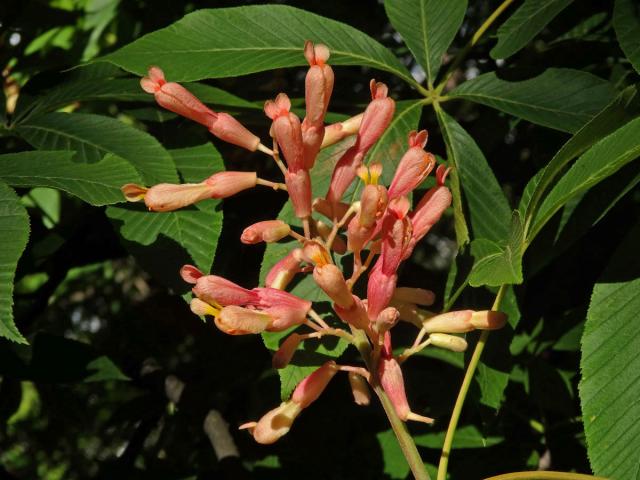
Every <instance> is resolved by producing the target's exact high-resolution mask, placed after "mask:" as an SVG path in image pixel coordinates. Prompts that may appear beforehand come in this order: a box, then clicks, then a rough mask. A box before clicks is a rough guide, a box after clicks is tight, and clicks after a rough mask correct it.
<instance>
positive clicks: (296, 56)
mask: <svg viewBox="0 0 640 480" xmlns="http://www.w3.org/2000/svg"><path fill="white" fill-rule="evenodd" d="M305 40H312V41H314V42H317V43H324V44H326V45H327V46H328V47H329V49H330V50H331V60H330V61H331V64H332V65H365V66H368V67H372V68H376V69H379V70H384V71H387V72H391V73H393V74H394V75H397V76H398V77H400V78H402V79H404V80H406V81H407V82H409V83H411V84H415V83H416V82H415V80H413V78H412V77H411V75H410V74H409V72H408V71H407V69H406V68H405V67H404V66H403V65H402V64H401V63H400V62H399V61H398V59H397V58H395V57H394V56H393V55H392V54H391V52H389V50H387V49H386V48H385V47H383V46H382V45H381V44H379V43H378V42H376V41H375V40H373V39H372V38H371V37H369V36H368V35H366V34H364V33H362V32H361V31H359V30H357V29H355V28H353V27H350V26H349V25H345V24H344V23H340V22H336V21H335V20H330V19H328V18H324V17H321V16H319V15H315V14H313V13H309V12H305V11H304V10H300V9H297V8H293V7H289V6H285V5H252V6H245V7H235V8H217V9H210V10H198V11H197V12H193V13H190V14H189V15H187V16H185V17H184V18H182V19H181V20H179V21H177V22H176V23H174V24H172V25H170V26H169V27H166V28H163V29H161V30H157V31H155V32H152V33H149V34H147V35H145V36H143V37H142V38H140V39H138V40H136V41H134V42H133V43H131V44H129V45H126V46H125V47H123V48H121V49H120V50H117V51H116V52H114V53H112V54H110V55H107V56H105V57H102V59H100V60H102V61H109V62H111V63H114V64H116V65H118V66H120V67H122V68H124V69H125V70H128V71H130V72H133V73H136V74H138V75H142V74H146V72H147V69H148V68H149V65H158V66H159V67H160V68H162V69H163V70H164V71H165V73H166V75H167V78H168V79H170V80H171V81H177V82H184V81H194V80H201V79H203V78H220V77H232V76H236V75H246V74H249V73H255V72H262V71H265V70H272V69H276V68H282V67H294V66H303V65H306V60H305V58H304V56H303V47H304V42H305Z"/></svg>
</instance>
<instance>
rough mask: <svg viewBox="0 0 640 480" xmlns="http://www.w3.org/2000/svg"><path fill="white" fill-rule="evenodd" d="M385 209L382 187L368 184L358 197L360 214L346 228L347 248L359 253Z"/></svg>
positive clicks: (372, 233) (384, 195) (384, 193)
mask: <svg viewBox="0 0 640 480" xmlns="http://www.w3.org/2000/svg"><path fill="white" fill-rule="evenodd" d="M386 209H387V190H386V189H385V188H384V187H383V186H382V185H373V184H369V185H366V186H365V187H364V190H363V191H362V196H361V197H360V212H358V214H357V215H356V216H355V217H354V218H353V219H352V220H351V222H349V225H348V227H347V242H348V243H347V246H348V249H349V250H350V251H352V252H356V253H357V252H360V251H361V250H362V249H363V248H364V246H365V245H366V244H367V242H368V241H369V240H370V239H371V238H372V236H373V235H374V234H375V231H376V228H375V227H376V224H377V222H378V221H379V220H381V219H382V216H383V215H384V213H385V211H386Z"/></svg>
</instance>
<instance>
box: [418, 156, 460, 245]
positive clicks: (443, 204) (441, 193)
mask: <svg viewBox="0 0 640 480" xmlns="http://www.w3.org/2000/svg"><path fill="white" fill-rule="evenodd" d="M447 172H448V170H447V168H446V167H445V166H444V165H440V166H439V167H438V169H437V171H436V179H437V181H438V185H437V186H435V187H433V188H431V189H429V191H427V193H425V195H424V197H422V199H421V200H420V202H419V203H418V205H416V208H415V209H414V210H413V212H411V215H410V218H411V224H412V226H413V232H412V238H411V245H412V248H413V245H415V244H416V243H417V242H418V241H420V239H422V238H423V237H424V236H425V235H426V234H427V233H428V232H429V230H431V227H433V225H435V223H436V222H437V221H438V220H440V217H441V216H442V214H443V213H444V211H445V210H446V209H447V208H448V207H449V205H451V199H452V197H451V192H450V191H449V189H448V188H447V187H445V186H444V180H445V178H446V176H447Z"/></svg>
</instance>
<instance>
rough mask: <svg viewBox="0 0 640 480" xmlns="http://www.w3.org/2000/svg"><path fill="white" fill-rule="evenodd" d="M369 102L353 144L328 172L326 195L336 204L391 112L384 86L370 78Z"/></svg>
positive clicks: (391, 101) (379, 134)
mask: <svg viewBox="0 0 640 480" xmlns="http://www.w3.org/2000/svg"><path fill="white" fill-rule="evenodd" d="M370 88H371V98H372V100H371V103H369V105H368V106H367V109H366V110H365V112H364V115H363V117H362V122H361V123H360V128H359V130H358V136H357V138H356V143H355V144H354V145H353V146H352V147H351V148H349V149H348V150H347V151H346V152H345V153H344V155H343V156H342V157H341V158H340V160H338V162H337V163H336V166H335V168H334V170H333V174H332V175H331V184H330V185H329V190H328V191H327V195H326V198H327V200H328V201H329V202H330V203H337V202H339V201H340V199H341V198H342V195H344V192H345V191H346V190H347V188H348V187H349V185H351V183H352V182H353V180H354V179H355V178H356V175H357V171H358V168H359V167H360V166H361V165H362V161H363V159H364V156H365V155H366V153H367V152H368V151H369V149H370V148H371V147H372V146H373V144H374V143H375V142H376V141H377V140H378V139H379V138H380V137H381V136H382V134H383V133H384V131H385V129H386V128H387V127H388V126H389V123H391V119H392V118H393V113H394V111H395V102H394V101H393V99H391V98H389V97H387V91H388V89H387V86H386V85H385V84H384V83H379V82H378V83H376V82H375V80H371V84H370Z"/></svg>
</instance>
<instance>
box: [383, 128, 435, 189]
mask: <svg viewBox="0 0 640 480" xmlns="http://www.w3.org/2000/svg"><path fill="white" fill-rule="evenodd" d="M426 143H427V131H426V130H422V131H420V132H415V131H414V132H411V133H410V134H409V150H407V153H405V154H404V155H403V157H402V159H401V160H400V164H399V165H398V168H397V169H396V174H395V176H394V177H393V181H392V182H391V185H390V186H389V199H394V198H397V197H402V196H405V195H408V194H409V192H411V191H412V190H413V189H414V188H416V187H417V186H418V185H420V184H421V183H422V182H423V180H424V179H425V178H427V175H429V173H430V172H431V170H433V167H434V165H435V164H436V158H435V157H434V156H433V155H432V154H431V153H429V152H425V151H424V150H423V148H424V146H425V145H426Z"/></svg>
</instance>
